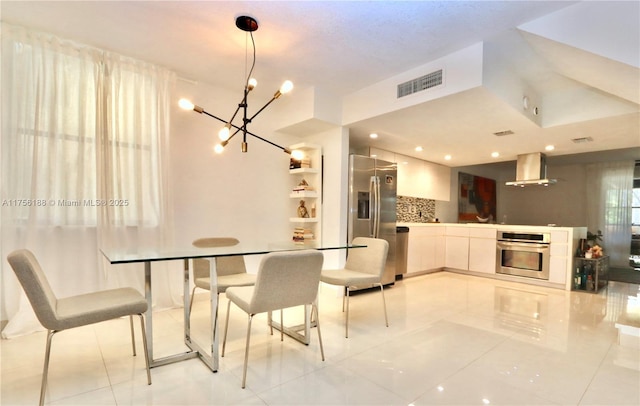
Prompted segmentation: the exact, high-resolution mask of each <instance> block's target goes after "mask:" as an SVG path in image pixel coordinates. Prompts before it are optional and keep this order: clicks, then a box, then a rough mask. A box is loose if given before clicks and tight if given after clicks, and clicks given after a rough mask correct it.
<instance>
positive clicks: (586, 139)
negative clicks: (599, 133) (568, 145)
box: [571, 137, 593, 144]
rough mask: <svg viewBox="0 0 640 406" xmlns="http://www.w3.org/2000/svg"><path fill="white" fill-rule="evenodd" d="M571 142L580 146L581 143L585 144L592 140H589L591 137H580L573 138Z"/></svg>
mask: <svg viewBox="0 0 640 406" xmlns="http://www.w3.org/2000/svg"><path fill="white" fill-rule="evenodd" d="M571 141H573V142H575V143H576V144H582V143H585V142H591V141H593V138H591V137H581V138H574V139H572V140H571Z"/></svg>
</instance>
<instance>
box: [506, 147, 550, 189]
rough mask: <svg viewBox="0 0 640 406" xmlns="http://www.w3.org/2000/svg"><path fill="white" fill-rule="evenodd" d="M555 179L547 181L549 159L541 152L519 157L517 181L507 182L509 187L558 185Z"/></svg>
mask: <svg viewBox="0 0 640 406" xmlns="http://www.w3.org/2000/svg"><path fill="white" fill-rule="evenodd" d="M556 182H557V181H556V180H555V179H547V157H546V155H545V154H543V153H540V152H534V153H532V154H523V155H518V162H517V164H516V180H515V181H512V182H506V183H505V185H507V186H520V187H525V186H531V185H540V186H548V185H552V184H554V183H556Z"/></svg>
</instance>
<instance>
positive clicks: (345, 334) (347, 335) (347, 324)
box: [344, 286, 349, 338]
mask: <svg viewBox="0 0 640 406" xmlns="http://www.w3.org/2000/svg"><path fill="white" fill-rule="evenodd" d="M346 301H347V314H346V315H345V323H344V324H345V330H344V336H345V338H349V287H348V286H347V294H346Z"/></svg>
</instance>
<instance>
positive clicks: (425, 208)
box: [396, 196, 436, 223]
mask: <svg viewBox="0 0 640 406" xmlns="http://www.w3.org/2000/svg"><path fill="white" fill-rule="evenodd" d="M396 215H397V219H396V221H397V222H398V223H428V222H430V221H433V219H434V218H435V217H436V201H435V200H431V199H420V198H417V197H408V196H398V198H397V200H396Z"/></svg>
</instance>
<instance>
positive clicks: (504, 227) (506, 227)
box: [396, 223, 587, 237]
mask: <svg viewBox="0 0 640 406" xmlns="http://www.w3.org/2000/svg"><path fill="white" fill-rule="evenodd" d="M396 225H397V226H404V227H409V229H411V227H436V226H445V227H471V228H494V229H499V230H506V231H520V230H527V231H541V232H543V231H547V232H549V231H553V230H562V231H566V230H576V229H584V233H585V237H586V232H587V227H550V226H529V225H525V224H483V223H396Z"/></svg>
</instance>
